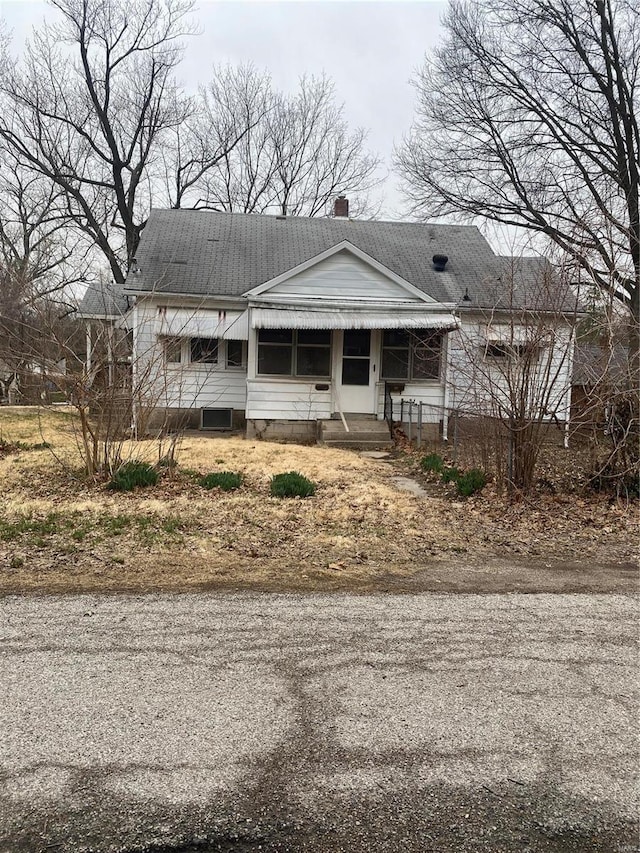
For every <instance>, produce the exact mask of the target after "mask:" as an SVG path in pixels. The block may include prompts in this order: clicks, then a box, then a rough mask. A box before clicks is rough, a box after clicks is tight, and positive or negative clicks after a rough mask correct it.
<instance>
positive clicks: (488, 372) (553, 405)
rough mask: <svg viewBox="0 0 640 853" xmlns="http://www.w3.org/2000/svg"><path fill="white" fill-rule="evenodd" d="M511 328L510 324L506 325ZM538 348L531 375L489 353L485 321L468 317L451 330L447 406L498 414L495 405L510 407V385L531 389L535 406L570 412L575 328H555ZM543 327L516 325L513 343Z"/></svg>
mask: <svg viewBox="0 0 640 853" xmlns="http://www.w3.org/2000/svg"><path fill="white" fill-rule="evenodd" d="M507 328H508V327H507ZM548 331H549V335H548V337H547V339H546V341H545V345H544V346H541V347H540V348H539V355H538V358H537V362H536V363H535V364H536V368H535V370H534V371H533V373H532V375H531V377H530V378H529V379H526V380H525V379H523V378H522V374H518V373H517V371H518V370H519V369H521V368H520V367H519V366H518V360H517V359H516V360H510V359H504V360H503V359H497V358H493V357H491V356H489V355H487V354H486V351H485V350H486V343H487V324H486V323H485V322H482V321H479V320H477V319H475V320H474V319H470V318H465V320H464V321H463V324H462V327H461V329H460V330H458V331H456V332H452V333H451V334H450V335H449V355H448V359H449V387H450V396H449V406H450V407H451V408H452V409H458V410H459V411H460V412H464V413H468V414H474V413H478V414H482V413H484V414H494V413H495V410H496V407H497V405H499V404H503V405H505V406H506V407H507V409H508V407H509V402H508V397H509V387H511V388H512V389H513V388H515V387H518V385H519V386H520V387H525V386H526V387H527V388H528V389H529V395H530V401H531V409H532V411H533V410H534V409H536V407H538V409H539V407H540V406H544V408H545V409H546V411H547V413H548V414H549V416H550V417H551V416H553V415H554V414H555V415H556V416H557V417H558V418H559V419H560V420H564V419H565V418H566V417H567V416H568V406H569V399H570V372H571V347H572V343H571V329H570V328H569V327H568V326H566V325H564V326H559V327H556V328H555V329H552V328H551V327H549V330H548ZM538 333H539V330H527V329H525V328H524V327H514V336H513V340H514V342H516V343H517V342H518V341H523V340H526V339H527V336H528V335H529V337H530V338H531V336H533V339H534V340H535V339H536V336H537V334H538Z"/></svg>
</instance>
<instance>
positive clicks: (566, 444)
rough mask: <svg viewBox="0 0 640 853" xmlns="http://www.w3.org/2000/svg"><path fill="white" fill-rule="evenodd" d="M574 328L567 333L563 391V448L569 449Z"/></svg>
mask: <svg viewBox="0 0 640 853" xmlns="http://www.w3.org/2000/svg"><path fill="white" fill-rule="evenodd" d="M575 331H576V330H575V326H573V327H572V329H571V332H570V333H569V346H568V350H567V386H568V388H567V390H566V391H565V398H566V401H567V402H566V406H565V418H564V448H565V450H568V449H569V431H570V427H571V392H572V389H573V356H574V351H575Z"/></svg>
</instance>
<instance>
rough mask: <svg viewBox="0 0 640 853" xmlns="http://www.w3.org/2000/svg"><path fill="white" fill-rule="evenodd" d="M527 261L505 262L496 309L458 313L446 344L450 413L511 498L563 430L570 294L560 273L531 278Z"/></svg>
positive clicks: (546, 268) (527, 485) (525, 487)
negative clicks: (468, 430) (466, 427)
mask: <svg viewBox="0 0 640 853" xmlns="http://www.w3.org/2000/svg"><path fill="white" fill-rule="evenodd" d="M530 260H533V259H526V258H521V259H518V258H513V259H510V263H508V264H507V265H506V266H505V269H504V273H503V275H502V292H501V293H500V298H499V299H497V300H496V307H495V308H472V307H469V308H468V309H467V311H466V312H463V311H462V310H461V312H460V313H461V318H462V321H463V322H462V326H461V328H460V329H459V330H457V331H456V332H454V333H452V334H451V340H450V349H451V362H452V367H451V377H450V378H451V387H452V399H453V405H454V407H455V410H456V414H457V416H459V417H462V418H465V419H469V423H470V425H471V426H472V428H473V431H474V432H475V438H476V439H477V440H478V441H479V442H480V446H481V449H482V452H483V461H484V464H485V465H486V466H487V467H488V466H489V465H491V466H493V469H494V475H495V477H496V480H497V483H498V487H499V488H500V487H501V486H502V485H506V487H507V491H508V492H509V493H511V494H514V493H515V494H519V493H521V492H527V491H529V490H531V489H532V487H533V486H534V483H535V476H536V466H537V463H538V458H539V456H540V451H541V449H542V446H543V444H544V443H545V441H546V440H547V439H548V438H549V436H550V435H551V434H552V433H553V431H554V429H557V426H558V425H560V426H561V427H562V430H563V433H564V434H565V436H566V437H567V438H568V428H569V414H570V398H571V364H572V356H573V336H574V327H575V324H576V321H577V308H578V305H577V301H576V294H575V291H574V290H573V288H572V286H571V284H570V278H569V277H568V276H567V275H566V271H562V272H561V273H559V272H558V271H557V270H554V269H553V268H552V267H551V265H550V264H545V265H543V266H541V267H538V268H537V270H536V272H535V273H534V274H532V271H531V270H529V269H528V267H529V264H528V263H527V262H528V261H530ZM535 262H536V263H537V261H535ZM496 296H497V294H496Z"/></svg>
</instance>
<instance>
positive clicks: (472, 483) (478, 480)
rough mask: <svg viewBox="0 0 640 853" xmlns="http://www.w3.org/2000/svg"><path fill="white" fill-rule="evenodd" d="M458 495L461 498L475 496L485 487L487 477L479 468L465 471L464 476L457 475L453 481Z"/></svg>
mask: <svg viewBox="0 0 640 853" xmlns="http://www.w3.org/2000/svg"><path fill="white" fill-rule="evenodd" d="M455 484H456V487H457V489H458V494H459V495H462V497H465V498H469V497H471V495H475V493H476V492H480V491H482V489H484V487H485V486H486V485H487V475H486V474H485V473H484V471H481V470H480V468H471V470H470V471H465V473H464V474H459V475H458V477H457V478H456V480H455Z"/></svg>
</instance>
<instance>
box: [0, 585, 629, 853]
mask: <svg viewBox="0 0 640 853" xmlns="http://www.w3.org/2000/svg"><path fill="white" fill-rule="evenodd" d="M637 611H638V607H637V601H636V600H634V599H633V598H632V597H627V596H616V595H591V596H590V595H519V594H511V595H494V596H492V595H484V596H479V595H456V596H446V595H416V596H348V595H344V596H340V595H334V596H313V595H307V596H298V595H286V596H284V595H283V596H277V595H258V594H242V595H241V594H228V595H181V596H146V597H137V596H104V597H58V598H54V597H49V598H38V597H32V598H6V599H3V600H1V601H0V613H1V622H0V686H1V690H0V740H1V744H0V745H1V751H0V762H1V765H0V768H1V776H0V786H1V788H0V851H3V853H4V851H10V853H38V851H43V853H70V851H73V853H82V851H94V853H107V851H109V852H110V853H113V851H127V853H132V851H143V850H145V851H156V853H160V851H163V853H169V851H172V853H174V851H182V852H183V853H187V851H196V850H197V851H214V850H215V851H231V850H236V851H254V850H262V851H264V853H269V852H270V851H289V853H294V851H296V853H297V851H310V853H311V851H313V853H338V851H347V850H348V851H349V853H364V851H376V852H377V851H389V853H391V851H393V853H396V851H408V852H409V853H412V851H416V853H417V851H420V853H423V851H434V853H436V851H437V853H444V851H456V853H461V852H462V851H476V850H477V851H492V853H497V852H498V851H518V853H522V852H523V851H538V850H540V851H580V853H585V851H602V853H605V851H606V853H616V851H617V852H618V853H622V851H625V853H627V852H628V851H635V850H637V849H638V844H637V839H638V824H637V815H638V801H637V791H635V792H634V779H635V776H636V772H637V770H638V766H639V764H638V740H637V731H636V724H637V719H638V714H637V710H638V708H637V697H638V691H637V676H638V656H637V652H638V649H637V641H638V628H637V625H638V612H637Z"/></svg>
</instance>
